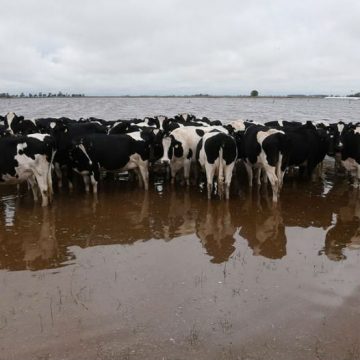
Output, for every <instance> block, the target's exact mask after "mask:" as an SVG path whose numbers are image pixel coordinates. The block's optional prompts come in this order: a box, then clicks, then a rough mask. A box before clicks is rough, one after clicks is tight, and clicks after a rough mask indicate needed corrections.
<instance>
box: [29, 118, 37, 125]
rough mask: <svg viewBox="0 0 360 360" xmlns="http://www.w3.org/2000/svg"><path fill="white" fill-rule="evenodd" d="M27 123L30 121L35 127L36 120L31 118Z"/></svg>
mask: <svg viewBox="0 0 360 360" xmlns="http://www.w3.org/2000/svg"><path fill="white" fill-rule="evenodd" d="M29 121H31V122H32V123H33V124H34V125H35V126H36V119H34V118H32V119H29Z"/></svg>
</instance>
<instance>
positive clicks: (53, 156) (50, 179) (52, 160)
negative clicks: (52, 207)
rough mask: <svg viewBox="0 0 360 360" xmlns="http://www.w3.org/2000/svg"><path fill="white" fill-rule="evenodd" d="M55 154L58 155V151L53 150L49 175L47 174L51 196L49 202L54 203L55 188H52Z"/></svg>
mask: <svg viewBox="0 0 360 360" xmlns="http://www.w3.org/2000/svg"><path fill="white" fill-rule="evenodd" d="M55 154H56V149H55V148H52V151H51V157H50V164H49V169H48V173H47V179H46V180H47V185H48V194H49V202H51V201H52V198H53V195H54V192H53V186H52V167H53V163H54V158H55Z"/></svg>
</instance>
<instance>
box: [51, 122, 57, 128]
mask: <svg viewBox="0 0 360 360" xmlns="http://www.w3.org/2000/svg"><path fill="white" fill-rule="evenodd" d="M55 126H56V122H54V121H52V122H51V123H50V128H51V129H54V127H55Z"/></svg>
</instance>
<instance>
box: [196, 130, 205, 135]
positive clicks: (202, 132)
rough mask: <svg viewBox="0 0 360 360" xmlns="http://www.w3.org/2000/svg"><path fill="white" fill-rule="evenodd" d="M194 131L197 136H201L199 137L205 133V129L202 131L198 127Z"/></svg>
mask: <svg viewBox="0 0 360 360" xmlns="http://www.w3.org/2000/svg"><path fill="white" fill-rule="evenodd" d="M195 132H196V133H197V134H198V135H199V136H201V137H203V136H204V134H205V131H204V130H200V129H196V130H195Z"/></svg>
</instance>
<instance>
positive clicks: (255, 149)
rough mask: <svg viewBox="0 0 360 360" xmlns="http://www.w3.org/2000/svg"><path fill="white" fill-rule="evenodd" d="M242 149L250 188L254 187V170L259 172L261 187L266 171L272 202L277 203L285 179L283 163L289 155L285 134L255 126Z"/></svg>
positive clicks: (248, 131)
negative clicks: (261, 175)
mask: <svg viewBox="0 0 360 360" xmlns="http://www.w3.org/2000/svg"><path fill="white" fill-rule="evenodd" d="M240 147H241V153H240V156H241V157H242V159H243V161H244V164H245V168H246V170H247V173H248V177H249V186H250V187H252V181H253V168H255V169H256V170H257V171H258V184H259V185H260V173H261V171H264V174H266V176H267V178H268V179H269V181H270V183H271V187H272V191H273V197H272V200H273V202H274V203H276V202H277V200H278V195H279V192H280V189H281V187H282V182H283V177H284V169H283V168H282V162H283V157H284V156H285V155H286V153H287V141H286V135H285V133H284V132H283V131H281V130H276V129H271V128H269V127H267V126H263V125H255V124H254V125H251V126H249V127H248V128H247V129H246V131H245V133H244V135H243V138H242V144H241V146H240Z"/></svg>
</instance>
